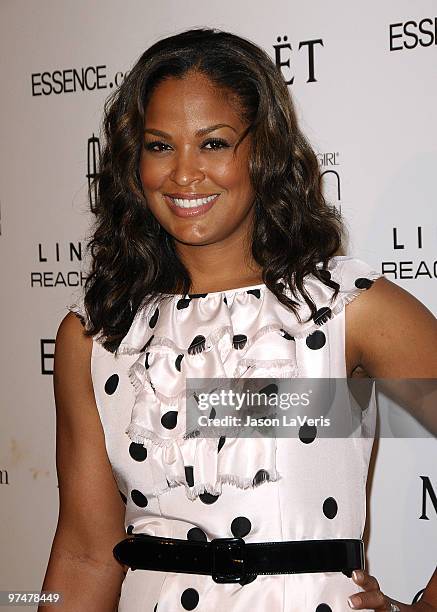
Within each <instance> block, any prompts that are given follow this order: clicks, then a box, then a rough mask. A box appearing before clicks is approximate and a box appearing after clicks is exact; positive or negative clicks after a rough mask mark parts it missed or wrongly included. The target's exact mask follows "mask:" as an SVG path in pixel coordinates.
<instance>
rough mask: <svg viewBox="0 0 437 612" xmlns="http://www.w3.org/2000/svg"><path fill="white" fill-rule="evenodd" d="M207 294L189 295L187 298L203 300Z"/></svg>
mask: <svg viewBox="0 0 437 612" xmlns="http://www.w3.org/2000/svg"><path fill="white" fill-rule="evenodd" d="M207 295H208V294H207V293H189V294H188V297H189V298H191V299H193V298H194V299H197V298H204V297H206V296H207Z"/></svg>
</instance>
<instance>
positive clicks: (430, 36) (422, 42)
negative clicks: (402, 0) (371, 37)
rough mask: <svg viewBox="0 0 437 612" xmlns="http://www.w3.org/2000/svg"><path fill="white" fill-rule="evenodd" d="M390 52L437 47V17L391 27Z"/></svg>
mask: <svg viewBox="0 0 437 612" xmlns="http://www.w3.org/2000/svg"><path fill="white" fill-rule="evenodd" d="M389 43H390V51H402V50H405V49H406V50H411V49H416V48H417V47H431V46H435V45H437V17H425V18H424V19H419V20H414V19H410V20H409V21H403V22H402V21H401V22H399V23H391V24H390V25H389Z"/></svg>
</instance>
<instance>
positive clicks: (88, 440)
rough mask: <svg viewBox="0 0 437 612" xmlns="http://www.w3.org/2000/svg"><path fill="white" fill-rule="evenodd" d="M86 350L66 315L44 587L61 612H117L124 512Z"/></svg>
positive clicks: (58, 356) (59, 348)
mask: <svg viewBox="0 0 437 612" xmlns="http://www.w3.org/2000/svg"><path fill="white" fill-rule="evenodd" d="M91 346H92V340H91V339H90V338H87V337H85V336H84V334H83V331H82V326H81V324H80V322H79V320H78V318H77V317H76V316H75V315H73V314H71V313H70V314H68V315H67V316H66V317H65V318H64V320H63V321H62V323H61V325H60V327H59V330H58V334H57V337H56V345H55V369H54V372H55V374H54V389H55V400H56V466H57V472H58V482H59V518H58V524H57V528H56V533H55V536H54V539H53V544H52V549H51V553H50V558H49V562H48V567H47V571H46V575H45V578H44V583H43V586H42V590H47V591H56V592H60V593H61V594H62V596H63V603H62V604H60V605H58V606H57V610H59V611H61V610H62V611H63V612H64V611H65V612H70V611H71V612H73V611H74V612H77V610H80V611H81V612H88V611H89V612H108V611H111V610H116V609H117V605H118V599H119V596H120V590H121V585H122V582H123V579H124V577H125V571H126V570H127V568H125V567H123V566H122V565H120V564H119V563H118V562H117V561H116V559H114V557H113V554H112V548H113V547H114V546H115V544H116V543H117V542H118V541H120V540H122V539H123V538H125V537H126V533H125V530H124V512H125V507H124V504H123V501H122V499H121V497H120V494H119V492H118V487H117V484H116V482H115V479H114V476H113V473H112V470H111V466H110V463H109V460H108V456H107V453H106V448H105V440H104V433H103V429H102V426H101V422H100V418H99V414H98V411H97V406H96V403H95V398H94V392H93V387H92V381H91V373H90V360H91ZM42 609H44V610H46V609H47V606H40V607H39V608H38V610H42Z"/></svg>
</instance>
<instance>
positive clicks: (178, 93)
mask: <svg viewBox="0 0 437 612" xmlns="http://www.w3.org/2000/svg"><path fill="white" fill-rule="evenodd" d="M229 122H232V125H234V126H235V127H240V126H242V120H241V117H240V112H239V108H238V100H237V97H236V96H235V94H233V93H232V92H230V91H229V90H226V89H223V88H220V87H218V86H217V85H216V84H214V83H213V82H212V81H211V80H210V79H208V77H206V76H205V75H203V74H199V73H197V72H196V73H189V74H187V75H186V76H184V77H183V78H175V77H170V78H168V79H166V80H164V81H162V82H161V83H159V85H157V86H156V88H155V90H154V91H153V93H152V95H151V97H150V100H149V103H148V105H147V108H146V113H145V123H146V125H147V127H156V128H158V124H160V125H162V124H164V123H165V124H167V127H168V125H169V124H173V125H174V126H175V127H177V126H178V125H180V126H182V125H185V126H186V125H187V124H191V125H193V126H200V127H205V126H206V125H211V124H213V123H229Z"/></svg>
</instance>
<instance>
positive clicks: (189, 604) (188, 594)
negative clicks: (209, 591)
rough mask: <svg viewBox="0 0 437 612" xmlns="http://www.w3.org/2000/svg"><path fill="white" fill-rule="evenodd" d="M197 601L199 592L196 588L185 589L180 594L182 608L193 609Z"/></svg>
mask: <svg viewBox="0 0 437 612" xmlns="http://www.w3.org/2000/svg"><path fill="white" fill-rule="evenodd" d="M198 603H199V593H198V592H197V591H196V589H185V591H184V592H183V593H182V595H181V604H182V607H183V608H184V610H194V608H195V607H196V606H197V604H198Z"/></svg>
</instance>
